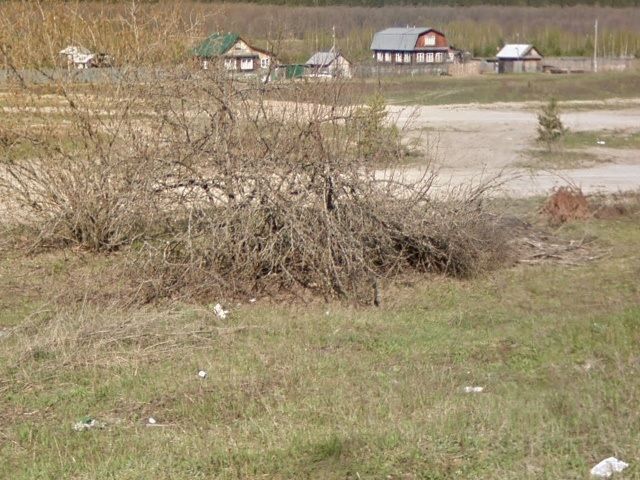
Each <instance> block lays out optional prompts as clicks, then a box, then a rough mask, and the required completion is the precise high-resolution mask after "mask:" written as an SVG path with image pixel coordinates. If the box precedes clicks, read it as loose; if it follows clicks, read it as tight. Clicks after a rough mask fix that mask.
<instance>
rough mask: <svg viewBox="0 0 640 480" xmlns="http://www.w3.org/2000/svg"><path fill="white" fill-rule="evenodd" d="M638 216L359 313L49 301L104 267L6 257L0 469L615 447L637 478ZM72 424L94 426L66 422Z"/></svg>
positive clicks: (440, 461) (428, 471)
mask: <svg viewBox="0 0 640 480" xmlns="http://www.w3.org/2000/svg"><path fill="white" fill-rule="evenodd" d="M537 206H538V205H537V203H532V202H531V201H526V202H522V203H521V204H519V206H518V209H519V210H520V212H521V215H522V216H524V217H525V218H527V219H529V220H534V221H537V220H536V219H537V216H536V214H535V210H536V209H537ZM638 220H639V218H638V216H637V214H635V215H631V216H623V217H620V218H615V219H610V220H595V219H592V220H589V221H586V222H578V223H575V224H573V225H571V226H565V227H562V228H560V229H559V230H558V231H556V232H555V234H556V235H559V236H560V237H563V238H567V239H568V238H571V239H577V240H585V239H587V240H590V242H591V243H590V247H589V248H590V253H589V255H588V256H589V257H595V259H593V260H588V259H587V258H584V259H583V260H581V261H578V262H574V263H573V264H562V263H558V262H543V263H541V264H534V265H525V264H519V265H516V266H514V267H511V268H507V269H503V270H499V271H496V272H494V273H492V274H488V275H486V276H484V277H481V278H477V279H474V280H469V281H460V280H449V279H444V278H440V277H433V278H430V279H425V280H424V281H422V282H419V283H418V284H412V285H407V286H397V287H394V288H389V289H388V290H386V291H385V292H384V294H383V305H382V307H381V308H379V309H373V308H355V307H350V306H348V305H343V304H326V305H325V304H311V305H301V304H298V305H290V306H287V304H286V302H277V301H267V300H263V299H258V301H257V302H256V303H253V304H251V303H248V302H247V303H245V304H243V305H239V306H236V305H229V307H230V309H231V314H230V316H229V318H227V319H226V320H219V319H217V318H216V317H215V316H214V315H213V313H212V309H211V306H198V305H192V304H172V305H165V306H155V307H147V308H136V309H123V308H116V307H109V306H104V305H103V306H100V305H92V304H91V303H83V302H78V303H75V304H69V303H68V302H65V304H64V305H61V302H60V301H58V302H53V301H52V300H51V299H52V298H56V295H57V294H56V292H55V288H56V286H59V287H60V288H69V287H68V285H72V284H73V282H81V281H82V280H79V278H82V274H86V273H87V272H90V271H93V272H94V274H95V272H100V271H101V270H100V269H101V268H103V267H104V265H107V264H109V263H110V262H112V261H113V258H112V257H108V256H106V257H105V256H92V255H88V254H82V253H80V252H76V253H73V252H61V253H55V254H52V253H48V254H38V255H30V256H26V257H25V256H23V255H18V254H15V253H11V251H10V250H9V254H3V256H2V257H1V258H2V259H1V260H0V332H2V334H1V335H0V348H1V351H2V355H0V373H1V375H0V379H1V380H0V437H1V439H0V459H1V461H0V477H2V478H12V479H34V478H77V479H93V478H96V479H97V478H118V479H134V478H154V479H169V478H323V479H330V478H336V479H337V478H353V479H357V478H393V479H400V478H402V479H407V478H422V479H440V478H468V479H477V478H487V479H496V478H500V479H524V478H531V479H534V478H535V479H540V478H548V479H558V478H563V479H569V478H575V479H578V478H588V471H589V468H591V466H593V465H594V464H595V463H596V462H598V461H600V460H601V459H603V458H605V457H608V456H611V455H615V456H617V457H618V458H621V459H623V460H626V461H627V462H629V463H630V464H631V466H630V468H629V469H627V471H626V472H625V475H624V477H621V478H638V476H640V469H639V467H638V464H637V459H638V457H639V456H640V412H639V411H638V408H637V405H638V404H639V402H640V381H639V378H640V376H639V373H640V349H639V348H638V345H640V322H639V321H638V320H639V318H640V286H639V285H638V281H637V280H638V272H639V271H640V258H639V257H638V255H637V245H638V244H639V243H640V229H638ZM5 253H6V252H5ZM86 283H90V280H86ZM199 369H204V370H206V371H207V372H208V378H206V379H204V380H202V379H200V378H199V377H198V376H197V372H198V370H199ZM465 386H483V387H484V389H485V390H484V392H483V393H480V394H465V393H463V391H462V389H463V387H465ZM85 416H91V417H93V418H95V419H96V420H98V421H99V422H101V423H103V424H104V425H103V428H94V429H91V430H88V431H83V432H76V431H74V430H73V429H72V425H73V424H74V423H75V422H77V421H78V420H80V419H81V418H82V417H85ZM148 417H154V418H155V419H156V420H157V424H158V425H160V426H155V427H149V426H146V419H147V418H148Z"/></svg>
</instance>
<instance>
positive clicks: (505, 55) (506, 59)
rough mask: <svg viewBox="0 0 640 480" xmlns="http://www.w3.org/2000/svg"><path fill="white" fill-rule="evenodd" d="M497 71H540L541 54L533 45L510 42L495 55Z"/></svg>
mask: <svg viewBox="0 0 640 480" xmlns="http://www.w3.org/2000/svg"><path fill="white" fill-rule="evenodd" d="M496 59H497V63H498V73H528V72H541V71H542V55H541V54H540V52H538V50H536V48H535V47H534V46H533V45H528V44H515V43H510V44H507V45H505V46H504V47H502V48H501V49H500V51H499V52H498V54H497V55H496Z"/></svg>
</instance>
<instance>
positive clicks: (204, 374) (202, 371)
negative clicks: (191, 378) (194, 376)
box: [198, 370, 207, 378]
mask: <svg viewBox="0 0 640 480" xmlns="http://www.w3.org/2000/svg"><path fill="white" fill-rule="evenodd" d="M198 376H199V377H200V378H207V372H205V371H204V370H200V371H199V372H198Z"/></svg>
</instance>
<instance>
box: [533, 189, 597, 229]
mask: <svg viewBox="0 0 640 480" xmlns="http://www.w3.org/2000/svg"><path fill="white" fill-rule="evenodd" d="M541 212H542V213H543V214H544V215H546V216H547V217H548V219H549V222H550V223H552V224H554V225H560V224H562V223H566V222H571V221H573V220H582V219H585V218H589V217H590V216H591V210H590V207H589V201H588V200H587V197H586V196H585V195H584V194H583V193H582V190H581V189H579V188H578V187H574V186H563V187H559V188H556V189H554V190H553V193H552V194H551V195H550V196H549V198H547V201H546V202H545V204H544V205H543V207H542V209H541Z"/></svg>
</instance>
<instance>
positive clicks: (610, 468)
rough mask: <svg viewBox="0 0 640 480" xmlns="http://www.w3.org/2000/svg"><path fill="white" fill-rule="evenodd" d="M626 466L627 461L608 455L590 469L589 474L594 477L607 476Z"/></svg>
mask: <svg viewBox="0 0 640 480" xmlns="http://www.w3.org/2000/svg"><path fill="white" fill-rule="evenodd" d="M628 466H629V464H628V463H625V462H623V461H622V460H618V459H617V458H616V457H609V458H605V459H604V460H602V461H601V462H600V463H599V464H597V465H596V466H595V467H593V468H592V469H591V475H593V476H594V477H600V478H609V477H610V476H611V475H613V474H614V473H618V472H621V471H623V470H624V469H625V468H627V467H628Z"/></svg>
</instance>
